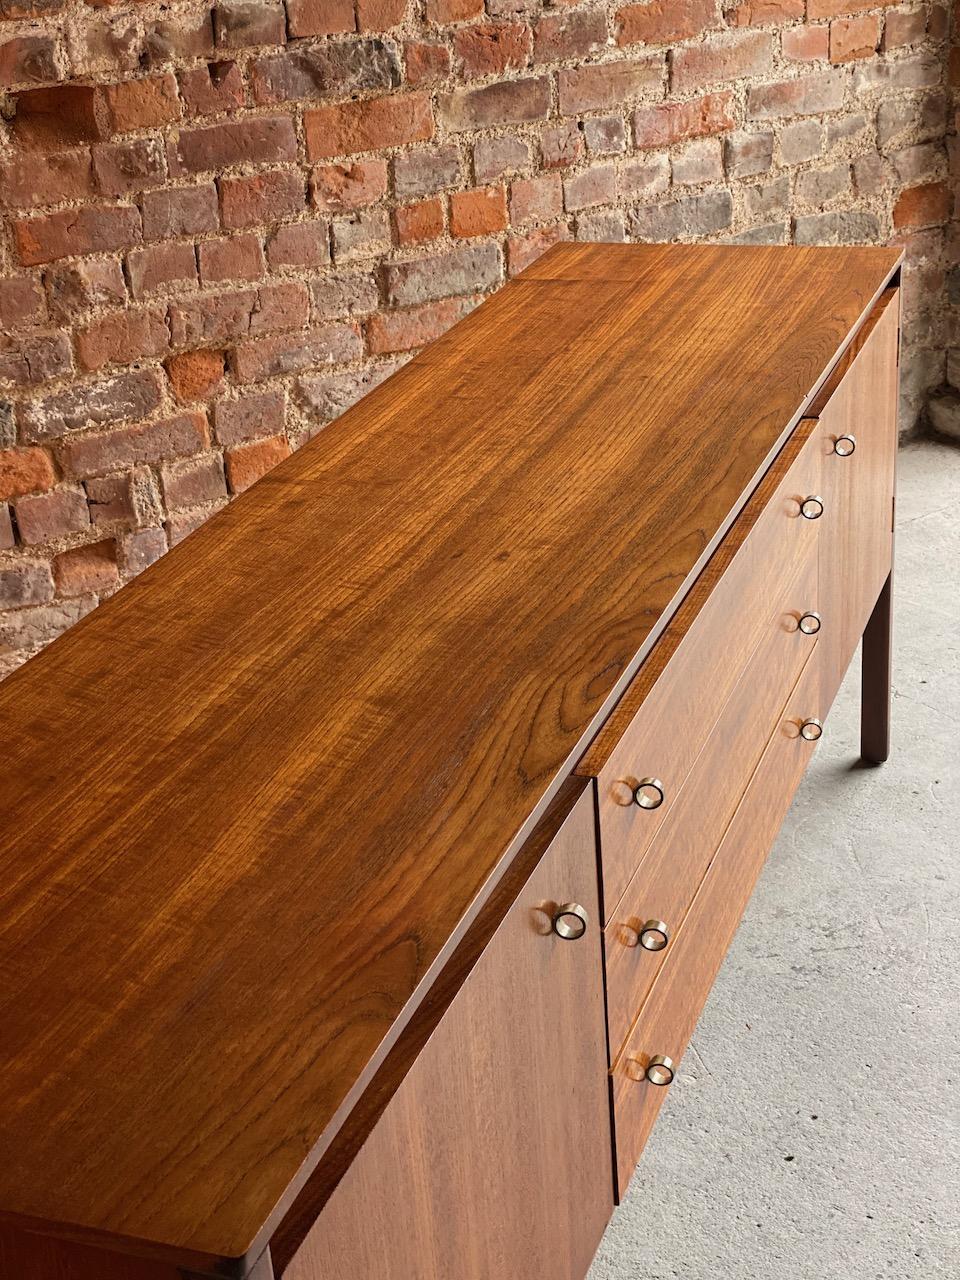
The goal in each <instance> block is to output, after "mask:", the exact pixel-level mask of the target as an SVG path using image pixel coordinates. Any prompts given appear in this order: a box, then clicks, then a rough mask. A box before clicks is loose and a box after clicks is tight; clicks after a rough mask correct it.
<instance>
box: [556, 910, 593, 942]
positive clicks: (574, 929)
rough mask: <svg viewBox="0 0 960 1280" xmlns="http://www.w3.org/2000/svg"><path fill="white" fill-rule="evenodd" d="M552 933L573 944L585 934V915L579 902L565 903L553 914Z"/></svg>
mask: <svg viewBox="0 0 960 1280" xmlns="http://www.w3.org/2000/svg"><path fill="white" fill-rule="evenodd" d="M553 932H554V933H555V934H556V935H557V937H558V938H565V939H566V940H567V941H568V942H573V941H575V940H576V939H577V938H582V937H583V935H584V934H585V933H586V932H587V913H586V911H585V910H584V909H583V907H581V905H580V903H579V902H565V903H564V904H563V906H562V907H557V909H556V911H555V912H554V913H553Z"/></svg>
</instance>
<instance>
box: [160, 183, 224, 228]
mask: <svg viewBox="0 0 960 1280" xmlns="http://www.w3.org/2000/svg"><path fill="white" fill-rule="evenodd" d="M219 226H220V210H219V206H218V203H217V189H216V187H215V186H214V185H213V183H212V182H205V183H203V184H202V185H201V186H199V187H170V188H167V189H165V190H163V191H148V192H147V194H146V195H145V196H144V197H143V238H144V240H173V239H175V238H176V237H177V236H196V235H201V234H202V233H203V232H205V231H216V230H217V229H218V228H219Z"/></svg>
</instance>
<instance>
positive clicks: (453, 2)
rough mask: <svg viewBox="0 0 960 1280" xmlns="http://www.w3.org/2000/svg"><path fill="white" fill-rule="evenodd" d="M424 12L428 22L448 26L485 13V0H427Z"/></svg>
mask: <svg viewBox="0 0 960 1280" xmlns="http://www.w3.org/2000/svg"><path fill="white" fill-rule="evenodd" d="M424 12H425V13H426V16H427V21H428V22H433V23H435V24H436V25H437V26H438V27H446V26H449V24H450V23H451V22H466V21H467V20H468V19H469V18H479V17H480V15H481V14H482V13H483V0H426V6H425V9H424Z"/></svg>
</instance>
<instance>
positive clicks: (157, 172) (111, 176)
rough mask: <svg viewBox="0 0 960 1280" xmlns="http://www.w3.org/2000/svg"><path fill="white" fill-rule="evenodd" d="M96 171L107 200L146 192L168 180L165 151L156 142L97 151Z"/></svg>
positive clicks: (141, 141) (143, 141)
mask: <svg viewBox="0 0 960 1280" xmlns="http://www.w3.org/2000/svg"><path fill="white" fill-rule="evenodd" d="M93 171H94V173H95V174H96V178H97V187H98V189H99V191H100V194H101V195H105V196H122V195H126V194H127V193H128V192H131V191H142V190H143V189H144V187H150V186H155V185H157V184H158V183H160V182H162V181H163V179H164V177H165V176H166V168H165V165H164V157H163V150H162V148H161V147H160V145H159V143H158V142H157V141H156V139H155V138H141V139H138V140H137V141H136V142H117V143H113V144H108V145H104V146H98V147H94V148H93Z"/></svg>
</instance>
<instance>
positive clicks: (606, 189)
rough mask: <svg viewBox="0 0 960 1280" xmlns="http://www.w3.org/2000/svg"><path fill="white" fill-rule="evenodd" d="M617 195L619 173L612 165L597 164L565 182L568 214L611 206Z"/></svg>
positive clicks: (564, 188) (564, 198) (565, 203)
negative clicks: (596, 207) (599, 205)
mask: <svg viewBox="0 0 960 1280" xmlns="http://www.w3.org/2000/svg"><path fill="white" fill-rule="evenodd" d="M616 195H617V172H616V169H614V167H613V165H612V164H595V165H593V166H591V168H589V169H584V170H583V171H582V172H581V173H577V174H574V175H573V176H572V177H569V178H565V179H564V182H563V204H564V208H565V209H566V210H567V212H568V213H576V212H577V211H578V210H580V209H589V208H590V207H591V206H593V205H597V204H610V203H611V202H612V201H613V200H615V199H616Z"/></svg>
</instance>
